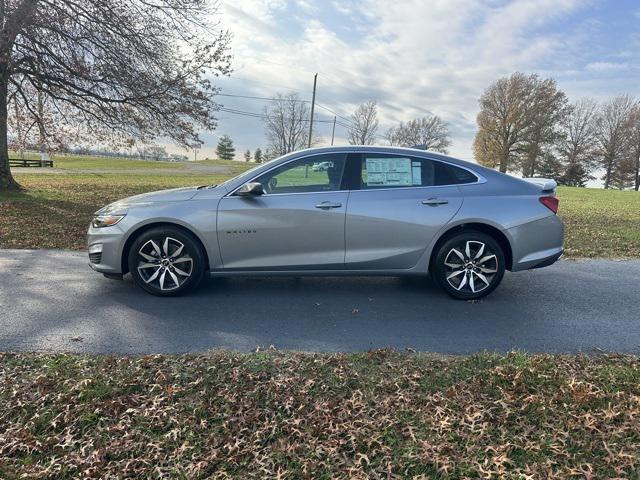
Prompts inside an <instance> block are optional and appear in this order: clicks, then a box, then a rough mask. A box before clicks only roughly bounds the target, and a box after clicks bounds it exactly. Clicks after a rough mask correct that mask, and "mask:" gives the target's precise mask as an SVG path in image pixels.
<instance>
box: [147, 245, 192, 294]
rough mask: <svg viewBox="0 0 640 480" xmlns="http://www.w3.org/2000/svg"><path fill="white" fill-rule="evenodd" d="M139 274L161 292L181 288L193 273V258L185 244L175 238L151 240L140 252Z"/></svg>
mask: <svg viewBox="0 0 640 480" xmlns="http://www.w3.org/2000/svg"><path fill="white" fill-rule="evenodd" d="M137 269H138V273H139V274H140V278H142V280H143V281H144V282H145V283H146V284H148V285H150V286H152V287H154V288H157V289H159V290H161V291H171V290H175V289H177V288H180V286H182V285H183V284H184V282H186V281H187V280H188V279H189V277H191V274H192V273H193V258H192V257H191V255H189V253H188V252H187V251H186V249H185V245H184V243H182V242H180V241H179V240H176V239H175V238H173V237H164V239H150V240H148V241H147V242H145V243H144V244H143V245H142V247H141V248H140V250H138V265H137Z"/></svg>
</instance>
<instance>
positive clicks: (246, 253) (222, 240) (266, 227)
mask: <svg viewBox="0 0 640 480" xmlns="http://www.w3.org/2000/svg"><path fill="white" fill-rule="evenodd" d="M345 158H346V155H345V154H327V155H315V156H311V157H305V158H302V159H297V160H293V161H291V162H289V163H286V164H284V165H281V166H278V167H275V168H274V169H273V170H271V171H268V172H266V173H264V174H262V175H261V176H260V177H258V178H255V179H253V180H251V181H253V182H259V183H261V184H262V186H263V189H264V194H263V195H259V196H250V197H243V196H236V195H230V196H227V197H225V198H223V199H222V200H221V201H220V205H219V207H218V242H219V245H220V251H221V254H222V262H223V265H224V268H225V269H237V270H296V269H305V270H315V269H317V270H327V269H341V268H343V267H344V255H345V241H344V220H345V213H346V207H347V200H348V197H349V193H348V192H347V191H346V190H343V189H342V177H343V171H344V167H345Z"/></svg>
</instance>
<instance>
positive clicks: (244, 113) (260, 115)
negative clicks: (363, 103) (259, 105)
mask: <svg viewBox="0 0 640 480" xmlns="http://www.w3.org/2000/svg"><path fill="white" fill-rule="evenodd" d="M219 110H220V111H221V112H225V113H231V114H233V115H241V116H245V117H253V118H261V119H276V118H277V117H273V116H269V115H266V114H264V113H257V112H247V111H244V110H237V109H235V108H226V107H221V108H220V109H219ZM300 121H301V122H309V121H310V120H309V119H301V120H300ZM313 121H314V122H318V123H333V120H320V119H314V120H313ZM336 123H337V124H338V125H340V126H343V127H348V125H345V124H343V123H340V122H336Z"/></svg>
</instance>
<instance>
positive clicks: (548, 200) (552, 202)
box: [539, 195, 560, 213]
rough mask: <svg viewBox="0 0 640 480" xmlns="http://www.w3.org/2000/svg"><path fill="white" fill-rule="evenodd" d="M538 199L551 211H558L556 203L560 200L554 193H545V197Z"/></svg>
mask: <svg viewBox="0 0 640 480" xmlns="http://www.w3.org/2000/svg"><path fill="white" fill-rule="evenodd" d="M539 200H540V203H541V204H543V205H544V206H545V207H547V208H548V209H549V210H551V211H552V212H553V213H558V204H559V203H560V200H558V197H556V196H555V195H554V196H550V195H547V196H545V197H540V199H539Z"/></svg>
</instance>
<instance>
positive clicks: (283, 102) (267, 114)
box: [264, 93, 309, 157]
mask: <svg viewBox="0 0 640 480" xmlns="http://www.w3.org/2000/svg"><path fill="white" fill-rule="evenodd" d="M308 121H309V108H308V107H307V103H306V102H304V101H302V100H300V97H299V96H298V94H297V93H289V94H287V95H282V94H280V93H279V94H278V95H277V96H276V98H275V99H274V100H273V101H272V102H271V104H270V105H268V106H266V107H265V109H264V125H265V133H266V136H267V140H268V141H269V148H268V151H269V153H270V155H273V156H274V157H277V156H279V155H284V154H285V153H289V152H293V151H295V150H299V149H301V148H304V147H306V145H307V139H308V136H307V135H308V134H307V127H308V125H307V122H308Z"/></svg>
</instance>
